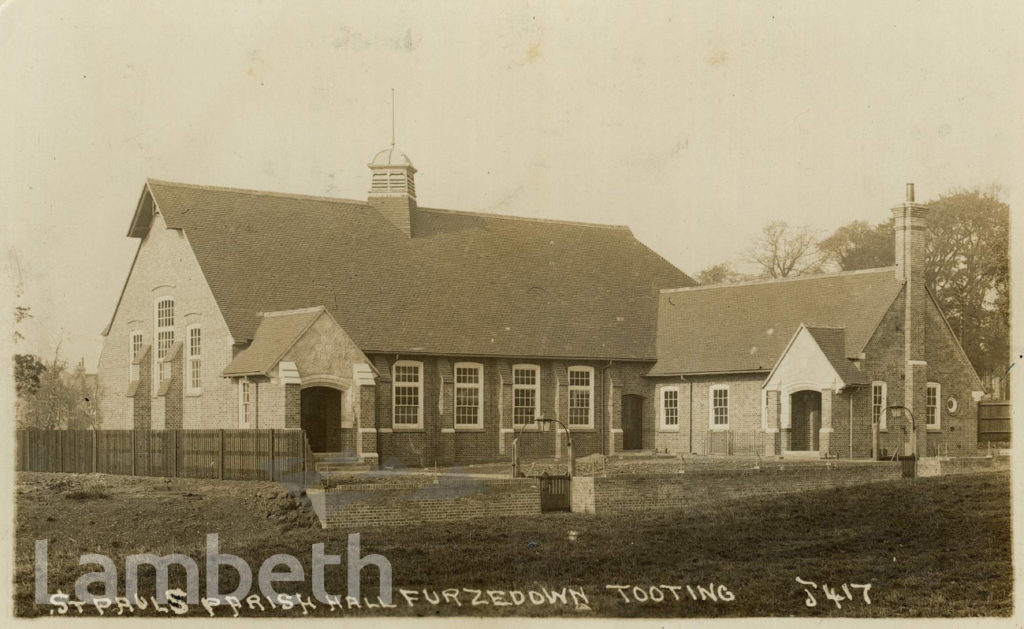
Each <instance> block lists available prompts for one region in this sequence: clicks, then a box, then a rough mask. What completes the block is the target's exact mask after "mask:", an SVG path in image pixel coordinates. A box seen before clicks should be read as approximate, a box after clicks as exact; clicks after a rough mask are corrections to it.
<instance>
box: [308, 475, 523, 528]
mask: <svg viewBox="0 0 1024 629" xmlns="http://www.w3.org/2000/svg"><path fill="white" fill-rule="evenodd" d="M309 496H310V500H311V501H312V502H313V504H314V509H316V510H317V511H318V515H320V517H321V520H322V521H324V520H326V526H328V527H332V528H334V527H339V528H341V527H352V528H358V527H362V526H367V525H391V524H410V523H415V522H438V521H451V520H461V519H466V518H473V517H479V516H494V515H508V516H514V515H532V514H538V513H540V488H539V485H538V481H537V480H536V479H511V478H509V479H486V480H477V479H444V480H442V481H441V482H440V483H432V482H431V483H409V482H402V483H394V484H390V483H380V484H366V485H354V486H351V487H338V488H333V489H328V490H323V491H322V493H321V492H320V491H310V492H309ZM321 514H322V515H321Z"/></svg>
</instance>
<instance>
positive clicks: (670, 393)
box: [661, 387, 679, 430]
mask: <svg viewBox="0 0 1024 629" xmlns="http://www.w3.org/2000/svg"><path fill="white" fill-rule="evenodd" d="M661 427H662V428H663V429H665V430H678V429H679V387H662V388H661Z"/></svg>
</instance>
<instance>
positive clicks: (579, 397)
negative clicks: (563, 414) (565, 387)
mask: <svg viewBox="0 0 1024 629" xmlns="http://www.w3.org/2000/svg"><path fill="white" fill-rule="evenodd" d="M593 423H594V369H593V368H592V367H569V425H570V426H592V425H593Z"/></svg>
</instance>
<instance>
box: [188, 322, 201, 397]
mask: <svg viewBox="0 0 1024 629" xmlns="http://www.w3.org/2000/svg"><path fill="white" fill-rule="evenodd" d="M185 338H186V342H187V343H188V347H187V361H186V362H185V382H187V383H188V390H189V393H193V394H196V393H199V392H200V391H201V389H202V382H203V379H202V374H203V359H202V349H203V345H202V341H203V338H202V330H201V328H200V327H199V326H198V325H194V326H190V327H189V328H188V330H186V331H185Z"/></svg>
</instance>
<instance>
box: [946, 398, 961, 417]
mask: <svg viewBox="0 0 1024 629" xmlns="http://www.w3.org/2000/svg"><path fill="white" fill-rule="evenodd" d="M959 408H960V403H959V402H957V401H956V396H953V395H951V396H949V397H948V398H947V399H946V412H947V413H950V414H953V415H955V414H956V411H957V409H959Z"/></svg>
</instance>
